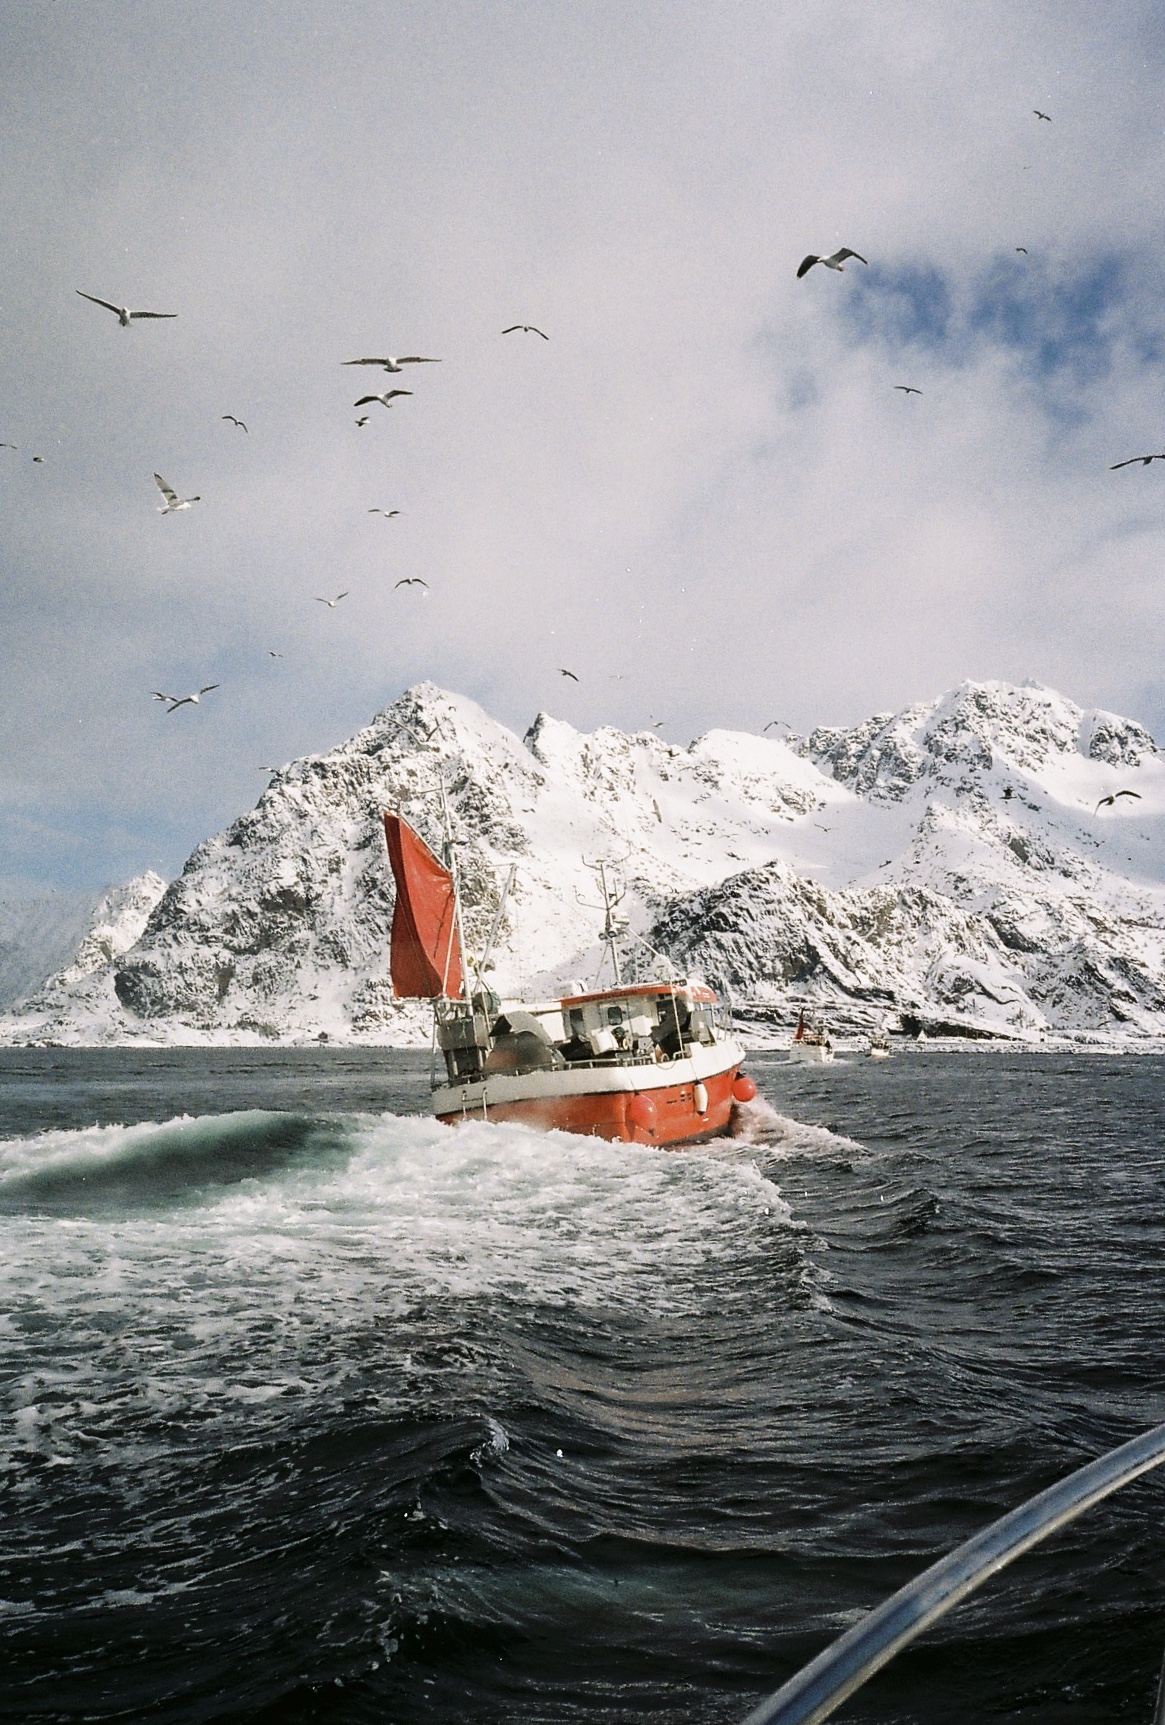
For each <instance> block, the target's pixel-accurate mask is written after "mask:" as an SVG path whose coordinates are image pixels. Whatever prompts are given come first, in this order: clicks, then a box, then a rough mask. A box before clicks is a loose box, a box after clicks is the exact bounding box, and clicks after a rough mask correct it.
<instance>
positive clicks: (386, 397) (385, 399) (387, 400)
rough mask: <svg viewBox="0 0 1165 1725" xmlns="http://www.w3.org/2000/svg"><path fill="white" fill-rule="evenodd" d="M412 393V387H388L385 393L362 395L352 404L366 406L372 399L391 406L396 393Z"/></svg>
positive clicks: (347, 362)
mask: <svg viewBox="0 0 1165 1725" xmlns="http://www.w3.org/2000/svg"><path fill="white" fill-rule="evenodd" d="M344 363H345V364H346V365H351V364H352V363H353V362H352V361H351V360H346V361H345V362H344ZM412 393H413V392H412V390H411V389H386V390H385V392H384V394H383V395H362V396H361V397H360V400H359V401H354V402H353V403H352V406H353V407H364V406H365V405H366V404H367V403H368V402H370V401H378V402H379V403H380V405H381V407H391V406H392V398H393V396H394V395H411V394H412Z"/></svg>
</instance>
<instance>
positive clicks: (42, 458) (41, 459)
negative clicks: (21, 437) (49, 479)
mask: <svg viewBox="0 0 1165 1725" xmlns="http://www.w3.org/2000/svg"><path fill="white" fill-rule="evenodd" d="M32 459H33V460H34V461H39V462H40V463H41V464H42V465H43V463H44V456H43V455H34V456H33V458H32Z"/></svg>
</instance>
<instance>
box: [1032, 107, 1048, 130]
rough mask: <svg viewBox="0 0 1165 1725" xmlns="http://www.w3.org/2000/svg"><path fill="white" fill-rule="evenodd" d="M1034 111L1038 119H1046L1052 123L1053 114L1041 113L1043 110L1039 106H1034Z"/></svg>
mask: <svg viewBox="0 0 1165 1725" xmlns="http://www.w3.org/2000/svg"><path fill="white" fill-rule="evenodd" d="M1032 113H1033V114H1034V115H1035V117H1036V119H1037V120H1046V121H1047V122H1048V124H1049V126H1050V125H1051V123H1052V116H1051V115H1050V114H1041V112H1040V110H1039V109H1038V108H1033V109H1032Z"/></svg>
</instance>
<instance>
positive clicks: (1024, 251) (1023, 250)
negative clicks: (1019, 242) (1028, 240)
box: [1015, 246, 1027, 258]
mask: <svg viewBox="0 0 1165 1725" xmlns="http://www.w3.org/2000/svg"><path fill="white" fill-rule="evenodd" d="M1015 249H1016V251H1017V252H1022V253H1023V255H1024V257H1025V258H1026V256H1027V247H1026V246H1016V248H1015Z"/></svg>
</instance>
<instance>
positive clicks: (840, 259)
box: [797, 246, 870, 281]
mask: <svg viewBox="0 0 1165 1725" xmlns="http://www.w3.org/2000/svg"><path fill="white" fill-rule="evenodd" d="M846 258H857V260H858V262H859V263H860V264H868V263H869V261H870V260H869V259H868V258H864V257H863V256H862V254H861V252H851V251H850V249H849V247H848V246H842V248H841V250H840V251H839V252H834V254H833V256H832V257H828V258H819V257H817V255H816V254H815V253H814V252H810V253H809V256H808V257H807V258H805V259H804V260H803V261H802V263H801V265H800V267H799V268H798V270H797V279H798V281H800V279H801V277H802V276H803V275H807V274H808V272H809V271H810V270H811V269H812V268H813V265H814V264H824V265H825V267H826V269H827V270H842V271H843V272H844V269H845V260H846Z"/></svg>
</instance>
